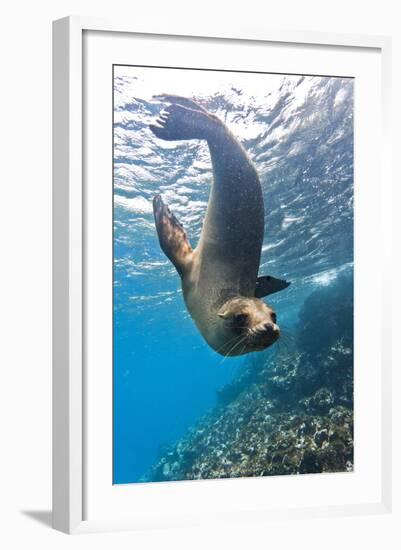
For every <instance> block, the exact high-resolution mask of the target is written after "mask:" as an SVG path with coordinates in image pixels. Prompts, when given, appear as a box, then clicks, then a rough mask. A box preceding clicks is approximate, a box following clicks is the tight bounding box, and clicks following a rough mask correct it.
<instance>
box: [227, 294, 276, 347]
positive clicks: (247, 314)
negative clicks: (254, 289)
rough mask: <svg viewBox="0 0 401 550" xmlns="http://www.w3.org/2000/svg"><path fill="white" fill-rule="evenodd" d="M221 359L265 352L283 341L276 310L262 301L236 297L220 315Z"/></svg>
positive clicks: (228, 302) (229, 301)
mask: <svg viewBox="0 0 401 550" xmlns="http://www.w3.org/2000/svg"><path fill="white" fill-rule="evenodd" d="M217 317H218V323H217V324H218V330H219V336H220V341H223V342H224V343H223V344H222V346H220V347H219V348H217V349H216V351H217V352H218V353H220V354H221V355H225V356H227V355H229V356H234V355H244V354H245V353H250V352H252V351H262V350H264V349H266V348H268V347H269V346H271V345H272V344H274V342H275V341H276V340H277V339H278V338H279V336H280V329H279V327H278V325H277V316H276V313H275V312H274V311H273V309H272V308H271V307H270V306H268V305H267V304H265V303H264V302H262V300H259V298H245V297H235V298H231V299H230V300H228V301H227V302H225V303H224V304H223V305H222V306H221V307H220V309H219V310H218V312H217Z"/></svg>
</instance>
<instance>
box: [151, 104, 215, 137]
mask: <svg viewBox="0 0 401 550" xmlns="http://www.w3.org/2000/svg"><path fill="white" fill-rule="evenodd" d="M167 97H170V99H171V100H173V99H174V98H175V97H176V96H167ZM176 99H177V102H176V103H172V104H171V105H168V106H167V107H166V108H165V109H164V110H163V111H162V112H161V113H160V115H159V118H158V119H157V121H156V124H150V125H149V128H150V129H151V130H152V132H153V133H154V134H155V136H156V137H158V138H160V139H165V140H168V141H175V140H181V139H207V138H208V136H209V135H210V132H211V131H213V129H214V128H215V127H216V124H218V123H219V121H218V119H217V118H216V117H215V116H214V115H210V114H209V113H208V112H207V111H205V109H203V108H202V107H200V106H199V105H197V104H196V103H195V102H194V101H192V100H189V99H188V100H186V99H185V98H176ZM178 101H179V103H178Z"/></svg>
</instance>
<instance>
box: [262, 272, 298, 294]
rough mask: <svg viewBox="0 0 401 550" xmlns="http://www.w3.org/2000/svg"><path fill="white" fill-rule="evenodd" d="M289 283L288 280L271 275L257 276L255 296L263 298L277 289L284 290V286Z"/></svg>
mask: <svg viewBox="0 0 401 550" xmlns="http://www.w3.org/2000/svg"><path fill="white" fill-rule="evenodd" d="M290 284H291V283H289V282H288V281H284V280H283V279H276V277H272V276H271V275H266V276H265V277H258V278H257V279H256V287H255V297H256V298H264V296H268V295H269V294H274V292H278V291H279V290H284V289H285V288H287V287H288V286H290Z"/></svg>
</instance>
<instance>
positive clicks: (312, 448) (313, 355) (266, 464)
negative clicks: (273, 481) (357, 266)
mask: <svg viewBox="0 0 401 550" xmlns="http://www.w3.org/2000/svg"><path fill="white" fill-rule="evenodd" d="M352 470H353V292H352V279H351V277H345V276H344V277H341V278H339V279H337V281H336V282H335V283H334V284H332V285H330V286H327V287H323V288H319V289H317V290H315V291H314V292H313V293H312V294H311V295H310V296H309V298H308V299H307V300H306V301H305V303H304V304H303V307H302V308H301V310H300V314H299V322H298V326H297V328H296V329H295V331H294V333H293V335H292V338H291V339H290V341H289V342H288V341H287V343H286V344H284V346H283V347H282V348H279V350H278V351H277V352H276V353H275V354H274V353H272V352H270V353H269V354H253V355H252V356H249V359H248V360H247V361H246V362H245V365H244V367H243V368H242V370H241V372H239V374H238V376H237V377H236V378H235V379H234V380H233V382H231V383H230V384H229V385H227V386H225V387H223V388H222V389H221V390H220V392H219V395H218V403H217V405H216V407H215V408H214V409H213V410H212V411H211V412H210V413H209V414H208V415H206V416H204V417H203V418H202V419H201V420H200V421H199V422H198V423H197V425H195V426H194V427H193V428H192V429H191V430H189V432H188V434H187V435H186V436H185V437H184V438H183V439H181V440H179V441H177V442H176V443H175V444H174V445H172V446H171V447H170V448H168V449H165V450H164V452H163V453H162V455H161V456H160V459H159V460H158V462H157V463H156V464H155V465H154V466H153V467H152V469H151V471H150V472H149V473H148V474H147V475H146V476H145V477H144V478H143V479H142V481H171V480H183V479H187V480H189V479H212V478H227V477H251V476H269V475H283V474H303V473H317V472H344V471H352Z"/></svg>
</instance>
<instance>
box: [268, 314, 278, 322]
mask: <svg viewBox="0 0 401 550" xmlns="http://www.w3.org/2000/svg"><path fill="white" fill-rule="evenodd" d="M270 317H271V318H272V321H273V323H274V324H276V323H277V315H276V314H275V313H274V312H273V313H272V314H271V315H270Z"/></svg>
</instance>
